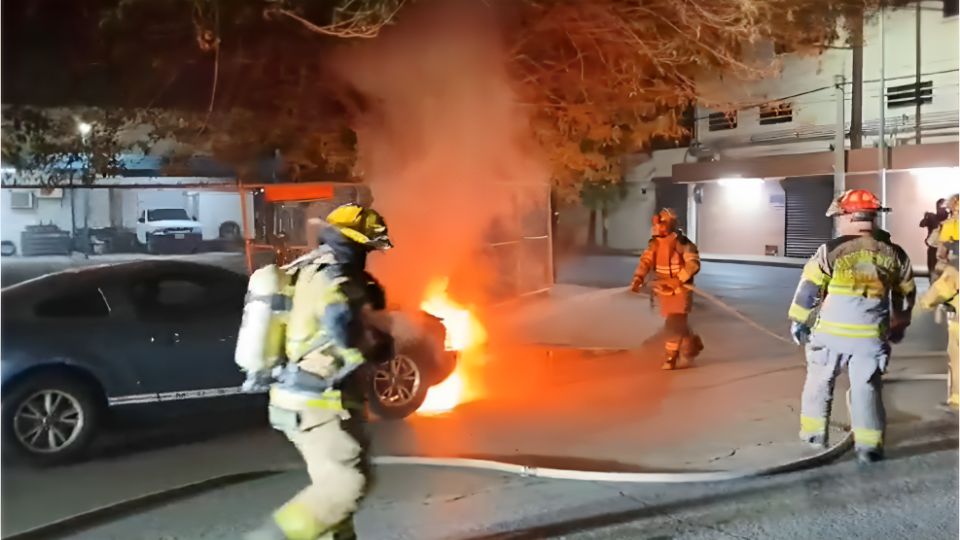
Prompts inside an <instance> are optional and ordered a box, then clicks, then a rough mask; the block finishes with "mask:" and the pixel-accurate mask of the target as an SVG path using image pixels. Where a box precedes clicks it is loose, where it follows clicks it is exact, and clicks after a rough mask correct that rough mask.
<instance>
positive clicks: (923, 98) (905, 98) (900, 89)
mask: <svg viewBox="0 0 960 540" xmlns="http://www.w3.org/2000/svg"><path fill="white" fill-rule="evenodd" d="M918 100H919V102H920V104H921V105H925V104H927V103H930V102H932V101H933V81H923V82H921V83H920V86H919V88H918V87H917V83H915V82H913V83H910V84H901V85H899V86H891V87H889V88H887V108H888V109H896V108H899V107H916V105H917V102H918Z"/></svg>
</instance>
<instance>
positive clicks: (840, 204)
mask: <svg viewBox="0 0 960 540" xmlns="http://www.w3.org/2000/svg"><path fill="white" fill-rule="evenodd" d="M889 210H890V209H889V208H884V207H883V205H881V204H880V199H878V198H877V196H876V195H874V194H873V193H871V192H869V191H867V190H865V189H848V190H847V191H844V192H843V194H842V195H840V196H839V197H838V198H837V199H836V200H834V201H833V204H831V205H830V208H827V217H833V216H836V215H838V214H841V215H842V214H876V213H877V212H887V211H889Z"/></svg>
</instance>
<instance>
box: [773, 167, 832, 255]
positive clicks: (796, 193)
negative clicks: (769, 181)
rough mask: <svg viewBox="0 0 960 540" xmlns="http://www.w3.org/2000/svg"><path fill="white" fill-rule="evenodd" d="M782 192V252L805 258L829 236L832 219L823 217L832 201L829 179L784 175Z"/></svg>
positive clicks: (827, 177) (830, 178) (825, 177)
mask: <svg viewBox="0 0 960 540" xmlns="http://www.w3.org/2000/svg"><path fill="white" fill-rule="evenodd" d="M783 191H784V194H785V202H786V209H785V210H786V220H787V223H786V239H785V242H784V244H785V246H784V250H783V251H784V255H786V256H787V257H800V258H808V257H810V256H812V255H813V254H814V252H816V251H817V248H818V247H820V244H823V243H824V242H826V241H827V240H830V239H831V238H832V237H833V220H832V219H830V218H828V217H827V216H826V211H827V208H828V207H829V206H830V203H831V202H832V201H833V178H832V177H830V176H816V177H805V178H786V179H784V180H783Z"/></svg>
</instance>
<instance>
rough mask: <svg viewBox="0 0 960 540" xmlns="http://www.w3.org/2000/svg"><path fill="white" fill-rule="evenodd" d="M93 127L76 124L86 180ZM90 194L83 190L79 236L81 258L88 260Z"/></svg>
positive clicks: (85, 123) (84, 123) (88, 170)
mask: <svg viewBox="0 0 960 540" xmlns="http://www.w3.org/2000/svg"><path fill="white" fill-rule="evenodd" d="M92 131H93V126H92V125H90V124H88V123H87V122H83V121H80V122H77V132H78V133H79V134H80V143H81V145H82V148H83V161H84V163H83V176H84V178H86V176H87V175H88V174H90V158H91V156H90V144H89V143H90V133H91V132H92ZM89 216H90V192H89V191H88V190H87V189H84V190H83V234H81V235H80V242H82V243H83V258H84V259H89V258H90V220H89Z"/></svg>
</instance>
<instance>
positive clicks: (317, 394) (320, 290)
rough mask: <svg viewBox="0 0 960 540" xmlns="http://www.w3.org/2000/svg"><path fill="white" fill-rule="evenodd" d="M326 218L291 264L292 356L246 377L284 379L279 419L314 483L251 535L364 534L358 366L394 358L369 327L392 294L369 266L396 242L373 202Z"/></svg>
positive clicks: (276, 387)
mask: <svg viewBox="0 0 960 540" xmlns="http://www.w3.org/2000/svg"><path fill="white" fill-rule="evenodd" d="M326 222H327V223H328V224H329V227H325V228H324V230H323V231H322V233H321V234H322V236H321V242H322V243H321V245H320V247H318V248H317V249H316V250H314V251H312V252H310V253H308V254H306V255H304V256H303V257H300V258H299V259H297V260H295V261H293V262H292V263H290V264H289V265H287V266H286V267H284V268H283V270H284V271H286V272H288V274H291V277H290V279H289V283H291V284H292V290H293V292H292V303H291V305H290V308H289V311H288V313H287V314H286V317H287V322H286V327H285V355H284V356H285V362H284V363H282V364H281V365H280V366H279V367H275V368H274V369H273V370H272V372H271V375H272V376H271V375H267V374H265V373H263V372H262V371H259V372H258V371H248V380H252V381H253V382H252V383H250V384H248V385H247V386H248V387H250V386H256V384H257V383H262V382H263V381H264V380H268V379H271V378H272V379H273V380H275V382H274V383H273V384H272V385H271V387H270V406H269V413H270V414H269V415H270V422H271V424H272V425H273V427H274V428H275V429H278V430H280V431H283V432H284V433H285V434H286V436H287V437H288V438H289V439H290V441H291V442H292V443H293V444H294V445H295V446H296V447H297V450H298V451H299V452H300V454H301V455H302V456H303V459H304V461H305V462H306V465H307V472H308V473H309V475H310V485H309V486H307V488H306V489H304V490H303V491H301V492H300V493H299V494H297V495H296V496H295V497H294V498H293V499H291V500H290V501H289V502H287V503H286V504H284V505H283V506H282V507H280V509H278V510H277V511H276V512H275V513H274V514H273V519H272V520H271V521H270V522H269V523H267V524H266V525H265V526H264V527H262V528H261V529H258V530H257V531H254V532H252V533H251V534H249V535H248V536H247V538H248V539H282V538H289V539H298V540H299V539H304V540H313V539H317V538H323V539H331V540H333V539H341V538H355V537H356V536H355V534H354V532H353V513H354V511H355V510H356V508H357V504H358V501H359V500H360V498H361V495H362V493H363V489H364V485H365V475H364V473H363V472H362V470H361V453H362V444H361V440H362V439H361V437H360V434H359V432H358V431H357V422H358V421H359V420H361V419H362V397H359V396H360V395H361V394H360V393H359V392H357V395H356V396H355V395H351V389H352V388H353V386H354V385H355V383H356V378H357V377H356V374H357V369H358V368H359V367H360V366H361V365H362V364H364V362H367V361H381V360H386V359H388V358H389V357H390V356H391V353H390V352H389V350H390V349H391V347H392V343H389V337H388V333H387V332H383V331H379V330H376V329H371V328H370V327H369V322H368V321H370V320H372V317H370V313H371V310H373V309H382V308H383V307H384V304H385V301H384V299H383V291H382V289H381V288H380V287H379V285H378V284H376V282H375V280H372V278H371V276H369V274H367V273H366V271H365V270H364V268H365V266H366V258H367V254H368V253H369V252H371V251H374V250H385V249H388V248H390V247H392V245H391V243H390V239H389V237H388V236H387V227H386V224H385V223H384V220H383V218H382V217H381V216H380V214H378V213H377V212H376V211H374V210H372V209H369V208H364V207H362V206H358V205H356V204H347V205H343V206H340V207H339V208H336V209H335V210H333V211H332V212H331V213H330V215H329V216H327V218H326ZM242 332H243V327H241V333H242ZM372 336H375V338H373V337H372ZM385 351H386V352H385Z"/></svg>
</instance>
